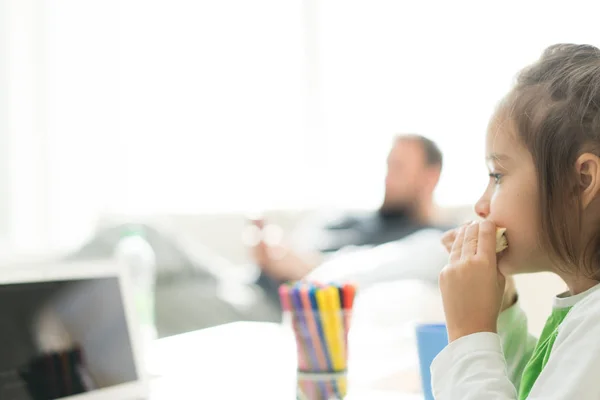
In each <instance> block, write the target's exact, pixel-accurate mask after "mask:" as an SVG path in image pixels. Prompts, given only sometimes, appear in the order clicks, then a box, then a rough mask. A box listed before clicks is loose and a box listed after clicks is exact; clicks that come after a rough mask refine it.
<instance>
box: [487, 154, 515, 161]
mask: <svg viewBox="0 0 600 400" xmlns="http://www.w3.org/2000/svg"><path fill="white" fill-rule="evenodd" d="M485 159H486V161H508V160H510V157H509V156H507V155H506V154H500V153H492V154H490V155H489V156H487V157H486V158H485Z"/></svg>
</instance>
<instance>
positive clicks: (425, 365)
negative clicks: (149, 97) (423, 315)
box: [416, 324, 448, 400]
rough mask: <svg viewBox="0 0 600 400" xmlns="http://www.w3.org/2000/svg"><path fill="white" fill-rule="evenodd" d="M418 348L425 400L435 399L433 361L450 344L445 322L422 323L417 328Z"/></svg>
mask: <svg viewBox="0 0 600 400" xmlns="http://www.w3.org/2000/svg"><path fill="white" fill-rule="evenodd" d="M416 334H417V350H418V352H419V365H420V367H421V383H422V385H423V394H424V395H425V400H434V398H433V394H432V393H431V372H430V371H429V368H430V367H431V362H432V361H433V359H434V358H435V357H436V356H437V355H438V354H439V352H440V351H442V349H443V348H444V347H446V346H447V345H448V332H447V330H446V325H445V324H420V325H417V328H416Z"/></svg>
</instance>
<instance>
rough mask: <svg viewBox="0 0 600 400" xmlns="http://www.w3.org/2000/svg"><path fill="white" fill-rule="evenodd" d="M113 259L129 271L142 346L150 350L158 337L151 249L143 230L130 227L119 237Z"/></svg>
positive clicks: (154, 271)
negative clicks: (115, 258)
mask: <svg viewBox="0 0 600 400" xmlns="http://www.w3.org/2000/svg"><path fill="white" fill-rule="evenodd" d="M115 256H116V257H117V259H118V260H119V261H120V262H121V263H122V264H123V265H126V266H127V267H128V268H129V273H130V277H131V279H130V280H131V282H132V286H133V295H134V301H135V308H136V311H137V314H138V315H137V316H138V321H139V323H140V330H141V335H142V340H143V344H144V346H145V347H146V348H149V347H150V346H151V344H152V342H153V341H154V340H155V339H156V338H157V332H156V325H155V321H154V288H155V284H156V256H155V254H154V250H153V249H152V246H150V244H149V243H148V242H147V241H146V238H145V235H144V231H143V230H142V229H136V228H129V229H127V230H126V231H125V232H124V233H123V235H122V236H121V240H119V243H118V244H117V247H116V249H115Z"/></svg>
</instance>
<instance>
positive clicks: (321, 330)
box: [279, 281, 356, 400]
mask: <svg viewBox="0 0 600 400" xmlns="http://www.w3.org/2000/svg"><path fill="white" fill-rule="evenodd" d="M355 295H356V286H355V285H353V284H344V285H337V284H317V283H311V282H305V281H301V282H296V283H291V284H283V285H281V286H280V287H279V296H280V299H281V304H282V307H283V311H284V321H285V323H286V324H288V325H289V326H290V328H291V329H292V331H293V333H294V337H295V339H296V350H297V354H298V358H297V359H298V369H297V391H296V393H297V398H298V399H305V400H333V399H343V398H344V397H345V396H346V393H347V386H348V383H347V364H348V332H349V330H350V323H351V319H352V307H353V305H354V298H355Z"/></svg>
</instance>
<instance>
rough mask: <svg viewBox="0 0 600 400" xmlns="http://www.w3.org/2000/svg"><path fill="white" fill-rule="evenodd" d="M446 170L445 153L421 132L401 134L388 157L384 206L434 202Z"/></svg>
mask: <svg viewBox="0 0 600 400" xmlns="http://www.w3.org/2000/svg"><path fill="white" fill-rule="evenodd" d="M441 171H442V153H441V151H440V149H439V148H438V147H437V145H436V144H435V143H434V142H433V141H431V140H429V139H427V138H425V137H423V136H420V135H408V134H403V135H398V136H396V137H395V139H394V144H393V146H392V149H391V150H390V153H389V155H388V159H387V175H386V177H385V198H384V202H383V205H382V209H385V210H396V209H406V208H411V209H414V208H416V209H423V208H427V207H430V206H431V203H432V199H433V191H434V189H435V187H436V185H437V183H438V181H439V179H440V174H441Z"/></svg>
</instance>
